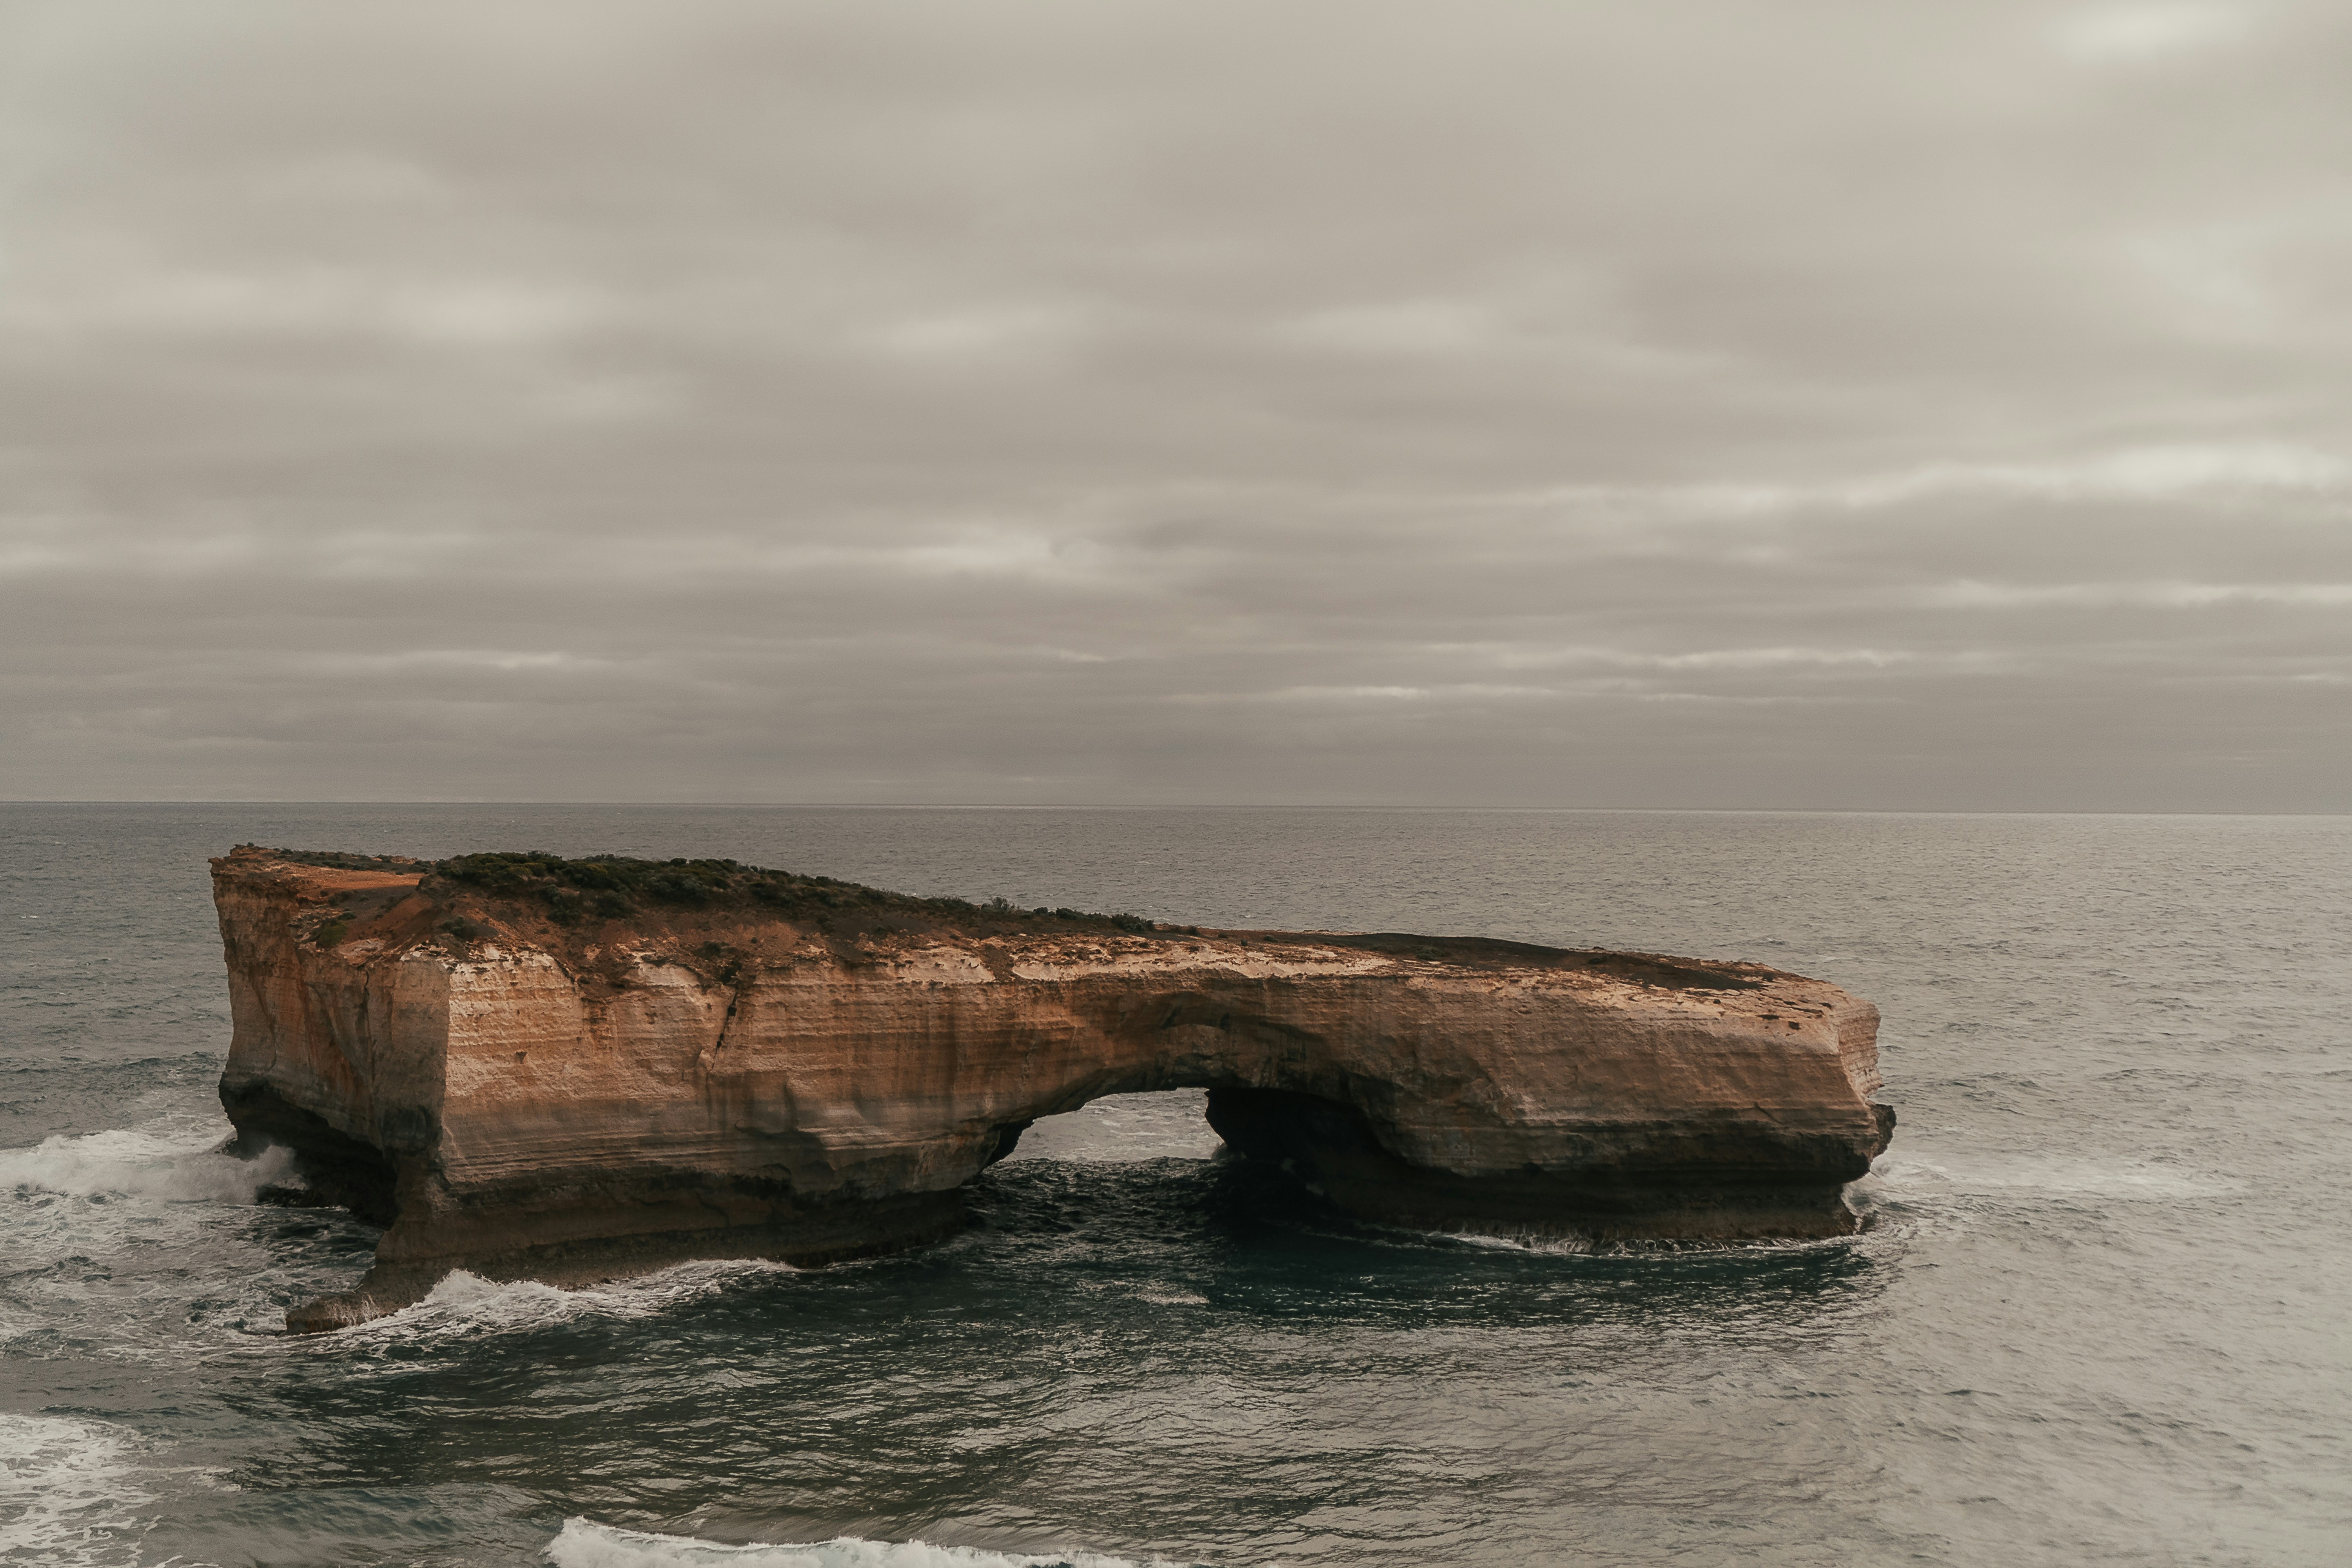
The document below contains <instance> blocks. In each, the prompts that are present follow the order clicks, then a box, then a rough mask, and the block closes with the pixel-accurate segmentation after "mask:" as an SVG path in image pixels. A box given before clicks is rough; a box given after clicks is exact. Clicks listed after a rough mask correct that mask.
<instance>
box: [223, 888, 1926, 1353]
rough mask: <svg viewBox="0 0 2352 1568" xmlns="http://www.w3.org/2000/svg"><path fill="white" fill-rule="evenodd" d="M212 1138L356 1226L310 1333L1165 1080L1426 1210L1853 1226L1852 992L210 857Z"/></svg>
mask: <svg viewBox="0 0 2352 1568" xmlns="http://www.w3.org/2000/svg"><path fill="white" fill-rule="evenodd" d="M213 876H214V887H215V900H216V902H217V905H218V908H219V913H220V922H221V935H222V940H223V943H224V946H225V948H226V958H227V964H228V974H229V989H230V998H231V1004H232V1010H233V1013H234V1016H235V1022H236V1036H235V1040H234V1042H233V1044H232V1046H231V1047H230V1054H229V1062H228V1067H227V1069H226V1072H225V1073H224V1074H223V1076H222V1079H221V1099H222V1101H223V1103H224V1105H225V1106H226V1109H227V1110H228V1114H229V1117H230V1119H231V1120H232V1121H234V1122H235V1123H236V1127H237V1130H238V1134H239V1144H240V1146H241V1147H242V1148H245V1149H247V1150H255V1149H258V1148H261V1147H264V1146H267V1145H268V1144H272V1143H280V1144H286V1145H289V1146H290V1147H292V1148H293V1149H294V1150H295V1151H296V1152H297V1153H298V1155H299V1160H300V1164H301V1168H302V1170H303V1171H304V1173H305V1174H306V1176H307V1178H308V1180H309V1182H310V1190H311V1192H312V1193H313V1194H315V1195H316V1196H317V1197H318V1198H320V1199H323V1200H325V1201H329V1202H333V1203H340V1204H346V1205H349V1206H350V1207H351V1208H352V1210H353V1211H354V1212H355V1213H357V1214H359V1215H362V1217H364V1218H367V1219H369V1220H372V1221H373V1222H374V1223H377V1224H380V1225H383V1226H386V1227H387V1228H386V1229H385V1232H384V1236H383V1242H382V1244H381V1245H380V1247H378V1249H377V1262H376V1265H375V1267H374V1268H373V1269H372V1270H371V1271H370V1273H369V1275H368V1277H367V1279H365V1280H363V1281H362V1284H361V1285H360V1287H359V1289H357V1290H355V1291H353V1292H352V1293H351V1294H349V1295H346V1296H339V1297H331V1298H328V1299H327V1300H322V1301H319V1302H314V1303H311V1304H310V1305H309V1306H306V1307H301V1308H298V1309H297V1310H294V1311H293V1312H291V1313H289V1315H288V1321H289V1325H290V1326H292V1327H294V1328H296V1329H299V1330H316V1329H327V1328H334V1327H339V1326H341V1325H343V1324H346V1323H351V1322H356V1321H362V1320H363V1319H365V1318H368V1317H371V1316H373V1315H376V1314H378V1313H381V1312H383V1311H388V1310H394V1309H396V1308H397V1307H400V1306H402V1305H405V1304H407V1303H408V1302H411V1301H414V1300H417V1299H418V1298H420V1297H421V1296H422V1295H423V1294H424V1293H425V1291H426V1290H428V1289H430V1288H431V1287H432V1285H433V1284H434V1283H435V1282H436V1280H438V1279H440V1278H441V1277H442V1276H443V1275H445V1274H446V1273H447V1272H448V1271H449V1270H450V1269H452V1268H458V1267H463V1268H468V1269H471V1270H473V1271H475V1272H477V1273H479V1274H483V1275H486V1276H488V1277H491V1278H499V1279H513V1278H535V1279H547V1280H551V1281H554V1282H556V1283H559V1284H576V1283H584V1282H588V1281H591V1280H595V1279H608V1278H612V1277H614V1276H616V1275H622V1274H627V1273H632V1272H638V1271H643V1270H646V1269H649V1268H658V1267H661V1266H664V1265H666V1264H668V1263H672V1262H676V1261H679V1260H681V1259H685V1258H740V1257H761V1258H783V1259H787V1260H793V1261H800V1262H818V1261H824V1260H829V1259H838V1258H849V1257H855V1256H859V1255H862V1254H868V1253H874V1252H878V1251H884V1250H888V1249H891V1248H896V1247H907V1246H911V1245H916V1244H919V1243H921V1242H924V1241H927V1240H929V1239H932V1238H935V1237H941V1236H944V1235H946V1234H948V1233H949V1232H950V1231H952V1230H953V1229H954V1228H955V1227H956V1226H958V1225H959V1224H960V1223H961V1217H962V1202H961V1187H962V1185H963V1184H965V1183H966V1182H968V1181H970V1180H971V1178H972V1177H973V1176H974V1175H975V1174H976V1173H979V1172H980V1171H981V1170H982V1168H983V1167H984V1166H986V1165H987V1164H988V1163H991V1162H992V1161H993V1160H995V1159H998V1158H1001V1157H1002V1156H1003V1155H1004V1154H1006V1153H1007V1152H1010V1151H1011V1150H1012V1148H1013V1143H1014V1142H1015V1141H1016V1140H1017V1139H1018V1138H1019V1137H1020V1135H1021V1132H1022V1130H1023V1129H1024V1128H1025V1127H1026V1126H1027V1125H1028V1124H1029V1123H1030V1122H1031V1121H1033V1120H1034V1119H1036V1118H1038V1117H1043V1116H1050V1115H1054V1114H1056V1113H1059V1112H1063V1111H1067V1110H1075V1109H1076V1108H1077V1107H1079V1106H1081V1105H1083V1104H1085V1103H1086V1102H1087V1101H1088V1100H1093V1099H1095V1098H1096V1097H1097V1096H1100V1095H1105V1094H1113V1093H1125V1092H1135V1091H1139V1090H1149V1089H1172V1088H1180V1087H1195V1088H1202V1089H1207V1090H1209V1097H1208V1106H1209V1111H1208V1113H1209V1120H1210V1121H1211V1124H1212V1125H1213V1127H1214V1128H1215V1129H1216V1131H1218V1132H1219V1133H1220V1134H1221V1135H1223V1138H1224V1140H1225V1142H1227V1144H1228V1145H1230V1146H1231V1147H1232V1148H1234V1149H1235V1150H1238V1151H1239V1152H1242V1153H1243V1154H1244V1155H1247V1156H1250V1157H1253V1158H1259V1159H1265V1160H1269V1161H1274V1162H1278V1163H1282V1164H1283V1165H1284V1166H1285V1168H1286V1169H1288V1170H1290V1171H1292V1172H1294V1173H1296V1174H1297V1176H1298V1177H1299V1178H1300V1179H1301V1180H1302V1181H1305V1182H1307V1184H1310V1185H1311V1186H1312V1187H1314V1188H1316V1189H1317V1190H1318V1191H1320V1192H1322V1193H1323V1194H1326V1195H1327V1196H1328V1198H1329V1199H1330V1200H1331V1201H1332V1202H1333V1203H1334V1204H1336V1205H1339V1207H1341V1208H1343V1209H1345V1210H1348V1211H1349V1212H1351V1213H1354V1214H1356V1215H1362V1216H1365V1217H1369V1218H1373V1219H1378V1220H1383V1221H1389V1222H1392V1223H1398V1224H1402V1225H1410V1226H1424V1227H1432V1228H1440V1229H1448V1230H1484V1231H1490V1232H1502V1233H1506V1234H1545V1235H1553V1236H1565V1237H1586V1238H1590V1239H1591V1240H1593V1241H1595V1242H1610V1241H1621V1240H1633V1239H1641V1238H1674V1237H1687V1238H1736V1237H1782V1236H1785V1237H1818V1236H1830V1235H1838V1234H1843V1233H1844V1232H1847V1231H1850V1230H1852V1229H1853V1226H1854V1225H1855V1219H1854V1216H1853V1213H1852V1211H1851V1210H1850V1209H1849V1208H1848V1207H1847V1206H1846V1204H1845V1201H1844V1195H1843V1186H1844V1184H1846V1183H1847V1182H1850V1181H1852V1180H1853V1179H1854V1178H1856V1177H1858V1176H1860V1175H1862V1174H1863V1173H1864V1172H1865V1171H1866V1170H1867V1169H1868V1167H1869V1163H1870V1161H1871V1159H1872V1157H1873V1156H1874V1155H1875V1154H1876V1153H1878V1152H1880V1151H1881V1150H1882V1149H1884V1148H1885V1145H1886V1142H1887V1139H1888V1136H1889V1134H1890V1132H1891V1130H1892V1127H1893V1124H1894V1113H1893V1112H1892V1111H1891V1110H1887V1109H1886V1108H1885V1107H1883V1106H1877V1105H1874V1104H1873V1103H1872V1101H1871V1099H1870V1097H1871V1095H1872V1094H1873V1093H1874V1091H1875V1090H1876V1089H1878V1087H1879V1079H1878V1071H1877V1049H1876V1037H1877V1025H1878V1014H1877V1010H1876V1009H1875V1008H1874V1007H1873V1006H1872V1005H1870V1004H1869V1003H1867V1002H1864V1001H1861V1000H1859V999H1857V998H1855V997H1853V996H1849V995H1848V994H1845V993H1844V992H1843V991H1841V990H1840V989H1838V988H1837V987H1836V986H1834V985H1831V984H1826V983H1824V982H1822V981H1818V980H1807V979H1803V978H1801V977H1799V976H1796V975H1791V974H1784V973H1779V972H1777V971H1774V970H1770V969H1766V968H1763V967H1761V966H1758V965H1753V964H1738V963H1703V962H1698V961H1695V960H1687V959H1667V958H1659V957H1655V956H1653V955H1646V954H1626V953H1604V952H1568V951H1561V950H1557V949H1551V948H1541V947H1532V946H1527V945H1522V944H1518V943H1513V942H1491V941H1483V940H1475V939H1449V938H1427V937H1414V936H1394V935H1373V936H1355V935H1338V934H1331V933H1324V932H1283V931H1198V930H1194V929H1192V928H1182V927H1170V926H1164V925H1162V926H1152V925H1150V924H1149V923H1148V922H1145V921H1137V920H1133V919H1131V918H1129V917H1111V918H1105V917H1100V916H1093V915H1085V914H1080V913H1078V912H1076V911H1072V910H1061V911H1046V910H1034V911H1031V910H1015V909H1012V908H1010V907H1009V906H1004V905H1002V904H998V905H992V906H975V905H971V904H965V903H961V901H959V900H919V899H908V898H903V897H899V896H898V895H893V894H887V893H879V892H876V891H874V890H872V889H860V888H856V887H852V886H849V885H847V884H843V883H836V882H830V881H827V880H825V879H815V878H802V877H793V876H790V875H787V874H784V873H777V872H762V871H757V870H754V869H751V868H744V867H739V866H734V865H732V864H731V863H729V862H716V861H700V862H693V863H687V862H672V863H670V864H668V865H666V866H665V865H658V864H654V863H648V862H642V861H606V862H599V861H584V862H583V861H561V860H556V859H554V858H551V857H543V856H542V857H528V856H505V857H497V856H477V857H470V858H466V859H463V860H456V861H446V862H441V863H438V864H437V865H435V866H426V865H423V864H420V863H417V862H414V861H402V860H399V859H396V858H367V857H356V856H334V855H308V856H301V857H294V856H290V855H289V854H288V853H287V852H283V851H274V850H263V849H257V848H253V847H240V848H238V849H237V850H236V851H235V852H234V853H232V854H230V855H228V856H226V857H224V858H220V859H217V860H215V861H214V862H213Z"/></svg>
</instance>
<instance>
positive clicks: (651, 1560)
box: [546, 1519, 1172, 1568]
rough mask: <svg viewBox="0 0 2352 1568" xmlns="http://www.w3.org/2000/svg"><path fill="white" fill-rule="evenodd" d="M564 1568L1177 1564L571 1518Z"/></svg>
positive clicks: (559, 1557)
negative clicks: (731, 1540) (784, 1540)
mask: <svg viewBox="0 0 2352 1568" xmlns="http://www.w3.org/2000/svg"><path fill="white" fill-rule="evenodd" d="M546 1555H547V1558H548V1560H549V1561H550V1562H551V1563H555V1564H556V1568H1172V1565H1171V1564H1169V1563H1165V1562H1164V1561H1163V1560H1161V1559H1159V1558H1154V1559H1152V1560H1151V1561H1150V1563H1135V1562H1133V1561H1132V1560H1130V1559H1128V1558H1124V1557H1106V1556H1103V1555H1101V1554H1099V1553H1097V1552H1046V1553H1044V1554H1043V1555H1031V1554H1024V1553H1018V1552H989V1551H985V1550H983V1549H982V1548H980V1547H976V1546H934V1545H932V1544H931V1543H930V1542H928V1541H865V1540H861V1539H860V1538H858V1537H856V1536H855V1535H842V1536H836V1537H835V1538H834V1539H833V1540H831V1541H814V1542H805V1543H801V1544H772V1543H768V1542H753V1543H751V1545H748V1546H728V1545H723V1544H721V1543H719V1542H715V1541H698V1540H696V1539H695V1538H694V1537H692V1536H689V1535H656V1534H653V1533H651V1532H649V1531H641V1530H619V1529H615V1528H614V1527H613V1526H611V1525H605V1524H597V1523H594V1522H593V1521H589V1520H585V1519H567V1520H565V1521H563V1533H562V1534H561V1535H558V1536H557V1537H556V1538H555V1539H554V1540H553V1541H551V1542H548V1543H547V1550H546Z"/></svg>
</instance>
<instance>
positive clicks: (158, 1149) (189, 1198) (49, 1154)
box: [0, 1123, 294, 1204]
mask: <svg viewBox="0 0 2352 1568" xmlns="http://www.w3.org/2000/svg"><path fill="white" fill-rule="evenodd" d="M167 1129H168V1130H167ZM293 1162H294V1155H293V1152H292V1151H290V1150H287V1149H277V1148H273V1149H268V1150H265V1151H264V1152H262V1153H261V1154H259V1155H258V1156H257V1157H256V1158H254V1159H251V1160H239V1159H236V1158H234V1157H232V1156H230V1155H227V1154H225V1153H223V1152H220V1133H219V1132H218V1131H217V1130H208V1131H207V1132H206V1133H205V1134H204V1135H201V1136H199V1137H195V1138H192V1137H191V1136H190V1134H189V1133H188V1132H187V1131H184V1130H181V1129H178V1128H176V1127H172V1126H171V1124H169V1123H159V1124H157V1125H156V1126H154V1127H149V1128H126V1129H118V1130H116V1131H108V1132H83V1133H78V1134H77V1133H62V1132H61V1133H58V1135H57V1136H55V1137H52V1138H45V1139H43V1140H42V1141H41V1142H38V1143H37V1144H35V1145H33V1146H32V1147H31V1148H29V1149H5V1150H0V1192H9V1191H13V1192H15V1193H16V1195H17V1196H19V1197H28V1196H33V1195H36V1194H57V1195H59V1196H63V1197H75V1198H105V1197H113V1196H117V1195H121V1196H126V1197H145V1198H163V1199H166V1200H174V1201H180V1202H207V1203H226V1204H249V1203H251V1202H253V1201H254V1199H255V1197H256V1196H257V1195H258V1194H260V1192H261V1190H262V1189H263V1188H264V1187H269V1186H278V1185H283V1184H286V1183H288V1182H289V1181H291V1180H292V1179H293Z"/></svg>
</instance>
